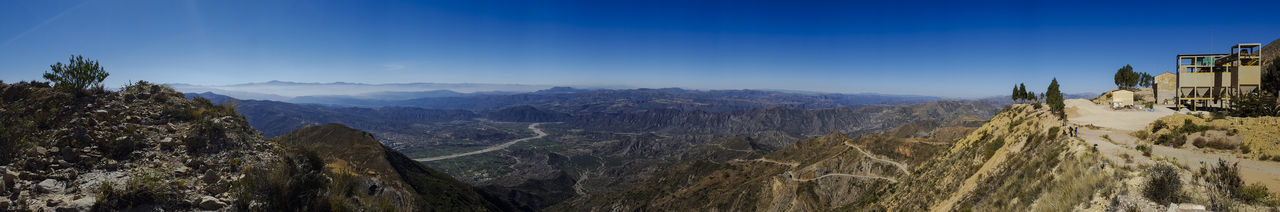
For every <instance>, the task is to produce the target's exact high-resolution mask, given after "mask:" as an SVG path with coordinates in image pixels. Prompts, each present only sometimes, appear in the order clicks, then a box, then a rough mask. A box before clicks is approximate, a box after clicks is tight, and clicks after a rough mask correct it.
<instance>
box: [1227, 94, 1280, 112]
mask: <svg viewBox="0 0 1280 212" xmlns="http://www.w3.org/2000/svg"><path fill="white" fill-rule="evenodd" d="M1230 112H1231V116H1236V117H1260V116H1276V115H1280V105H1276V96H1275V95H1273V94H1265V93H1259V92H1253V93H1250V94H1245V95H1242V96H1240V97H1237V98H1236V99H1235V101H1233V102H1232V104H1231V108H1230ZM1215 114H1216V113H1215Z"/></svg>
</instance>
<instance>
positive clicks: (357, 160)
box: [272, 124, 528, 211]
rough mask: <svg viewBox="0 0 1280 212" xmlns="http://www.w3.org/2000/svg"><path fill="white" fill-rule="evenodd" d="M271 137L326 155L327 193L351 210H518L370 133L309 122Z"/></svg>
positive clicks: (288, 145)
mask: <svg viewBox="0 0 1280 212" xmlns="http://www.w3.org/2000/svg"><path fill="white" fill-rule="evenodd" d="M272 140H273V141H275V142H277V143H279V144H281V145H283V146H284V147H286V148H293V149H296V150H297V151H304V152H313V153H315V154H316V155H319V158H321V159H322V160H324V167H325V171H326V172H325V176H328V177H329V178H330V179H332V181H331V182H332V183H331V186H330V187H329V189H331V190H330V191H329V192H328V198H330V199H333V200H340V201H338V202H344V203H349V204H352V205H347V206H345V207H349V208H347V209H348V210H359V209H361V208H388V207H389V208H395V209H397V210H404V209H418V210H441V211H513V210H516V209H517V208H510V207H508V206H506V203H503V202H502V201H501V200H498V199H496V198H494V197H489V196H485V195H483V194H482V193H481V192H477V191H476V189H473V188H471V187H470V186H469V185H467V184H464V183H462V182H459V181H457V180H455V179H453V178H452V177H449V175H446V174H444V173H441V172H439V171H436V170H432V169H431V168H427V167H426V166H423V165H422V164H421V163H418V162H416V161H413V159H410V158H409V157H406V156H404V155H403V154H400V153H399V152H396V151H395V150H392V149H390V148H387V147H386V146H383V145H382V143H379V142H378V141H377V140H374V139H373V136H372V135H370V134H369V133H366V132H363V131H360V130H356V129H351V128H349V127H347V126H343V125H339V124H328V125H322V126H310V127H305V128H302V129H299V130H297V131H294V132H292V133H289V134H287V135H283V136H280V137H277V138H274V139H272ZM335 209H337V208H335ZM524 210H528V209H524Z"/></svg>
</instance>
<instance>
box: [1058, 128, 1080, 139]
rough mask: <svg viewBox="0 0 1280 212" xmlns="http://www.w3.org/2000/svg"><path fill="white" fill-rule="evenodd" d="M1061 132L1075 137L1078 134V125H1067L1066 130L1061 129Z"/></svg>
mask: <svg viewBox="0 0 1280 212" xmlns="http://www.w3.org/2000/svg"><path fill="white" fill-rule="evenodd" d="M1062 133H1063V134H1066V135H1067V136H1071V137H1076V136H1079V135H1080V127H1076V126H1067V131H1063V132H1062Z"/></svg>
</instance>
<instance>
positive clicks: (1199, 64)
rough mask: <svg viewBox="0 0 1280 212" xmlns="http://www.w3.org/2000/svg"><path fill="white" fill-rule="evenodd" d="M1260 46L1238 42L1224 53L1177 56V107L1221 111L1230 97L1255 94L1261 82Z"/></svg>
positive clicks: (1229, 100) (1227, 104) (1228, 102)
mask: <svg viewBox="0 0 1280 212" xmlns="http://www.w3.org/2000/svg"><path fill="white" fill-rule="evenodd" d="M1261 47H1262V44H1259V43H1242V44H1236V45H1233V46H1231V51H1230V52H1229V53H1226V54H1180V55H1178V64H1177V67H1178V70H1177V72H1175V73H1177V75H1178V85H1177V87H1178V96H1177V97H1176V98H1177V102H1178V104H1177V107H1179V109H1181V108H1182V107H1188V108H1191V109H1192V110H1199V109H1204V108H1210V107H1216V108H1225V107H1228V106H1230V105H1231V99H1232V98H1233V97H1237V96H1240V95H1242V94H1248V93H1251V92H1255V91H1257V90H1258V88H1259V85H1260V82H1261V81H1262V53H1261V52H1260V51H1259V49H1260V48H1261Z"/></svg>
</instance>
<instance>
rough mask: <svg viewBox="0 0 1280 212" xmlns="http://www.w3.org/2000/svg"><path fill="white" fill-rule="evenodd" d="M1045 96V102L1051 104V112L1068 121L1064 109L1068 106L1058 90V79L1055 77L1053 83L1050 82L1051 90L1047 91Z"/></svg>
mask: <svg viewBox="0 0 1280 212" xmlns="http://www.w3.org/2000/svg"><path fill="white" fill-rule="evenodd" d="M1044 95H1045V97H1044V99H1045V100H1044V101H1045V102H1047V103H1049V110H1050V111H1053V113H1054V114H1057V115H1058V117H1059V118H1062V119H1063V120H1066V119H1067V114H1066V113H1065V112H1064V109H1065V108H1066V106H1067V105H1066V104H1065V103H1063V102H1062V101H1063V99H1062V91H1059V90H1058V78H1056V77H1055V78H1053V81H1052V82H1049V89H1046V90H1045V93H1044Z"/></svg>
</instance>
